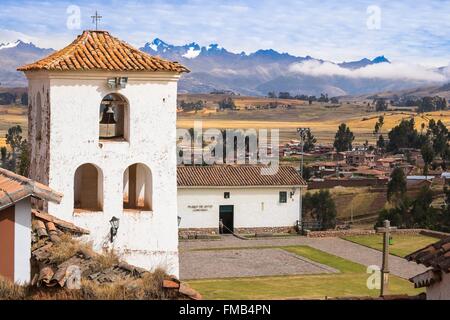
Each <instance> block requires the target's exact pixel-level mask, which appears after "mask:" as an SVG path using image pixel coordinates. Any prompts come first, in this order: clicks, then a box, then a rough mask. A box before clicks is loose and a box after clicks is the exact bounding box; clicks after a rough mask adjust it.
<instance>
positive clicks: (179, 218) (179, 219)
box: [177, 216, 181, 226]
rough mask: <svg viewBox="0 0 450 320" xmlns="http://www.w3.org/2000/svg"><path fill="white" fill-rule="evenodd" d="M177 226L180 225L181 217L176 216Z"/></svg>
mask: <svg viewBox="0 0 450 320" xmlns="http://www.w3.org/2000/svg"><path fill="white" fill-rule="evenodd" d="M177 219H178V226H180V224H181V217H180V216H178V218H177Z"/></svg>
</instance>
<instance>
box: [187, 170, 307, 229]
mask: <svg viewBox="0 0 450 320" xmlns="http://www.w3.org/2000/svg"><path fill="white" fill-rule="evenodd" d="M306 187H307V185H306V183H305V181H304V180H303V179H302V178H301V176H300V174H299V173H298V172H297V170H295V168H293V167H289V166H281V167H279V168H278V170H277V171H275V170H274V172H273V174H270V175H262V174H261V167H260V166H256V165H237V166H234V165H233V166H230V165H228V166H227V165H216V166H180V167H178V215H179V219H180V236H182V237H183V236H186V235H188V236H189V235H195V234H219V232H221V231H222V233H231V232H234V233H262V232H270V233H279V232H289V231H292V230H293V229H294V228H295V227H296V224H297V222H301V209H302V204H301V199H302V195H303V192H304V190H305V189H306ZM220 220H222V223H223V230H220V228H219V227H220Z"/></svg>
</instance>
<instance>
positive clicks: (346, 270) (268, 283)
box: [188, 246, 422, 300]
mask: <svg viewBox="0 0 450 320" xmlns="http://www.w3.org/2000/svg"><path fill="white" fill-rule="evenodd" d="M265 248H267V247H265ZM278 248H281V249H283V250H286V251H289V252H291V253H295V254H297V255H300V256H303V257H305V258H308V259H310V260H312V261H315V262H318V263H321V264H325V265H328V266H330V267H333V268H335V269H338V270H339V271H340V272H341V273H338V274H320V275H298V276H273V277H248V278H227V279H207V280H191V281H188V284H189V285H190V286H192V287H193V288H194V289H196V290H198V291H199V292H200V293H201V294H202V295H203V297H204V298H205V299H212V300H227V299H230V300H239V299H242V300H250V299H255V300H262V299H290V298H291V299H292V298H304V299H320V298H322V299H323V298H325V297H343V296H377V295H378V294H379V290H369V289H368V288H367V285H366V282H367V279H368V277H369V274H367V273H366V267H365V266H363V265H360V264H358V263H355V262H352V261H348V260H346V259H343V258H340V257H337V256H334V255H331V254H328V253H326V252H323V251H320V250H317V249H314V248H311V247H308V246H286V247H278ZM228 249H232V248H222V249H221V250H228ZM233 249H239V248H233ZM241 249H242V250H245V249H255V248H241ZM390 280H391V281H390V292H391V294H409V295H416V294H419V293H420V292H422V290H420V289H414V286H413V285H412V283H410V282H409V281H407V280H405V279H401V278H398V277H395V276H391V277H390Z"/></svg>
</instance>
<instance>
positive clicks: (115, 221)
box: [109, 217, 120, 242]
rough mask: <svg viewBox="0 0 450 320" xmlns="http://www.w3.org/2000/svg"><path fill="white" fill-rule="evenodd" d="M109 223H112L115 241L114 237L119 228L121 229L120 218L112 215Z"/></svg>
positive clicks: (112, 235)
mask: <svg viewBox="0 0 450 320" xmlns="http://www.w3.org/2000/svg"><path fill="white" fill-rule="evenodd" d="M109 223H110V224H111V242H114V237H115V236H116V235H117V230H119V223H120V219H119V218H116V217H112V218H111V220H109Z"/></svg>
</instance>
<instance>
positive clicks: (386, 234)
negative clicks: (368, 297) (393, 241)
mask: <svg viewBox="0 0 450 320" xmlns="http://www.w3.org/2000/svg"><path fill="white" fill-rule="evenodd" d="M396 230H397V227H391V222H390V221H389V220H384V223H383V227H381V228H377V233H382V234H383V266H382V267H381V294H380V296H381V297H384V296H385V295H387V294H388V287H389V245H390V237H391V236H390V233H391V232H395V231H396Z"/></svg>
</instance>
